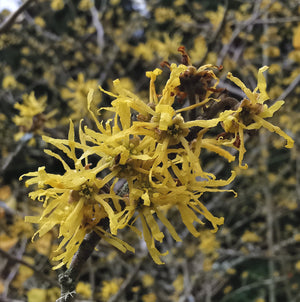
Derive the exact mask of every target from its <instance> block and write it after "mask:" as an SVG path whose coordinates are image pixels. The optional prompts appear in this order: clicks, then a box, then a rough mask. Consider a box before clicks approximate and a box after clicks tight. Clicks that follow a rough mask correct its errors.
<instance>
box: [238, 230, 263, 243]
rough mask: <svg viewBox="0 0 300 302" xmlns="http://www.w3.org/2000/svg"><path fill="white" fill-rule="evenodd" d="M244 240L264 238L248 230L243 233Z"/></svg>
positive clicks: (255, 240)
mask: <svg viewBox="0 0 300 302" xmlns="http://www.w3.org/2000/svg"><path fill="white" fill-rule="evenodd" d="M241 239H242V241H243V242H261V241H262V238H261V237H259V236H258V235H257V234H255V233H253V232H250V231H248V230H246V231H245V232H244V234H243V236H242V237H241Z"/></svg>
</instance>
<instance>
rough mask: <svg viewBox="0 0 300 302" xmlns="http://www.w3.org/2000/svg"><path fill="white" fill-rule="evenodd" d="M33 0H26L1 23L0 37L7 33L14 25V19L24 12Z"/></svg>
mask: <svg viewBox="0 0 300 302" xmlns="http://www.w3.org/2000/svg"><path fill="white" fill-rule="evenodd" d="M34 1H35V0H27V1H26V2H24V3H23V4H22V5H21V6H20V7H19V8H18V9H17V10H16V11H15V12H14V13H12V14H11V15H10V16H9V17H8V18H7V19H6V20H5V21H3V23H2V24H1V25H0V35H1V34H3V33H5V32H7V31H8V30H9V29H10V28H11V27H12V26H13V24H14V22H15V21H16V19H17V18H18V16H19V15H20V14H22V12H24V11H25V10H26V9H27V8H28V7H29V5H30V4H31V3H32V2H34Z"/></svg>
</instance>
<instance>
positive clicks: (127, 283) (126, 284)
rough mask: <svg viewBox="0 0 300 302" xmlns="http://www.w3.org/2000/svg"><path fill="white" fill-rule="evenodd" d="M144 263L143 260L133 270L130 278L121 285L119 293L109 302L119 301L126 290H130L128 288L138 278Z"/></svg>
mask: <svg viewBox="0 0 300 302" xmlns="http://www.w3.org/2000/svg"><path fill="white" fill-rule="evenodd" d="M142 263H143V260H142V261H140V262H139V263H138V264H137V265H136V267H135V268H134V269H133V271H132V272H131V273H130V274H129V275H128V277H127V278H126V280H125V281H124V282H123V283H122V284H121V286H120V289H119V291H118V292H117V293H116V294H115V295H114V296H112V297H111V298H110V299H109V300H108V302H116V301H119V299H120V297H121V295H122V294H123V293H124V292H125V290H126V288H128V286H130V284H131V283H132V282H133V280H134V278H135V277H136V276H137V273H138V271H139V270H140V267H141V265H142Z"/></svg>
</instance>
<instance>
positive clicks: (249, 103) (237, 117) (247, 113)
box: [219, 66, 294, 168]
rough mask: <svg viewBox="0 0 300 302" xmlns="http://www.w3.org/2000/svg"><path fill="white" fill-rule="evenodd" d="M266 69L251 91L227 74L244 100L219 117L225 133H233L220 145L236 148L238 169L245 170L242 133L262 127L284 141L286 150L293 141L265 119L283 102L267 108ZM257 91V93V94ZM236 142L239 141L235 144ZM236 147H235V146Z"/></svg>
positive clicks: (265, 67)
mask: <svg viewBox="0 0 300 302" xmlns="http://www.w3.org/2000/svg"><path fill="white" fill-rule="evenodd" d="M267 69H268V67H267V66H264V67H262V68H260V69H259V71H258V81H257V87H256V88H255V89H254V90H253V91H251V90H250V89H249V88H247V87H246V86H245V84H244V83H243V82H242V81H241V80H240V79H238V78H236V77H234V76H233V75H232V74H231V73H228V76H227V78H228V79H229V80H231V81H232V82H234V83H235V84H236V85H237V86H239V87H240V88H241V89H242V90H243V92H244V93H245V94H246V98H245V99H244V100H243V101H242V102H241V103H240V105H239V107H238V109H237V110H226V111H224V112H222V113H220V115H219V119H220V121H221V122H222V124H223V128H224V130H225V131H226V132H227V133H234V138H233V139H232V140H231V141H229V142H227V141H224V142H222V144H224V145H229V146H231V147H237V149H238V150H239V165H240V167H243V168H247V165H244V166H243V165H242V160H243V157H244V154H245V152H246V149H245V146H244V131H246V130H256V129H260V128H261V127H264V128H266V129H268V130H269V131H271V132H276V133H277V134H279V135H280V136H282V137H283V138H285V139H286V141H287V144H286V146H285V147H286V148H292V147H293V145H294V140H293V139H292V138H291V137H289V136H288V135H287V134H286V133H284V132H283V131H282V130H281V129H280V128H279V127H278V126H274V125H273V124H271V123H270V122H267V121H266V120H265V119H266V118H269V117H272V116H273V114H274V113H275V112H276V111H277V110H279V109H280V107H281V106H282V105H283V104H284V101H277V102H276V103H275V104H274V105H272V106H270V107H268V106H267V105H266V104H264V103H265V101H267V100H268V99H269V96H268V94H267V91H266V88H267V84H266V80H265V77H264V75H263V72H264V71H266V70H267ZM258 90H259V93H258ZM237 140H238V141H239V143H238V144H236V142H237ZM236 145H237V146H236Z"/></svg>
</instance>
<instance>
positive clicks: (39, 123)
mask: <svg viewBox="0 0 300 302" xmlns="http://www.w3.org/2000/svg"><path fill="white" fill-rule="evenodd" d="M22 97H23V103H16V104H15V105H14V107H15V108H16V109H18V110H19V111H20V113H19V115H16V116H14V117H13V122H14V123H15V124H16V125H17V126H19V127H20V132H19V133H18V135H17V136H16V137H15V138H16V139H19V138H21V137H22V136H23V134H24V133H26V132H32V133H34V134H39V135H41V134H42V133H43V131H42V130H43V127H44V126H46V127H52V126H51V125H52V123H51V118H52V116H54V115H55V114H56V112H57V110H53V111H51V112H49V113H47V114H45V113H44V111H45V109H46V102H47V96H42V97H40V98H38V99H36V97H35V95H34V92H33V91H32V92H31V93H30V94H29V95H28V94H24V95H23V96H22Z"/></svg>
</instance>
